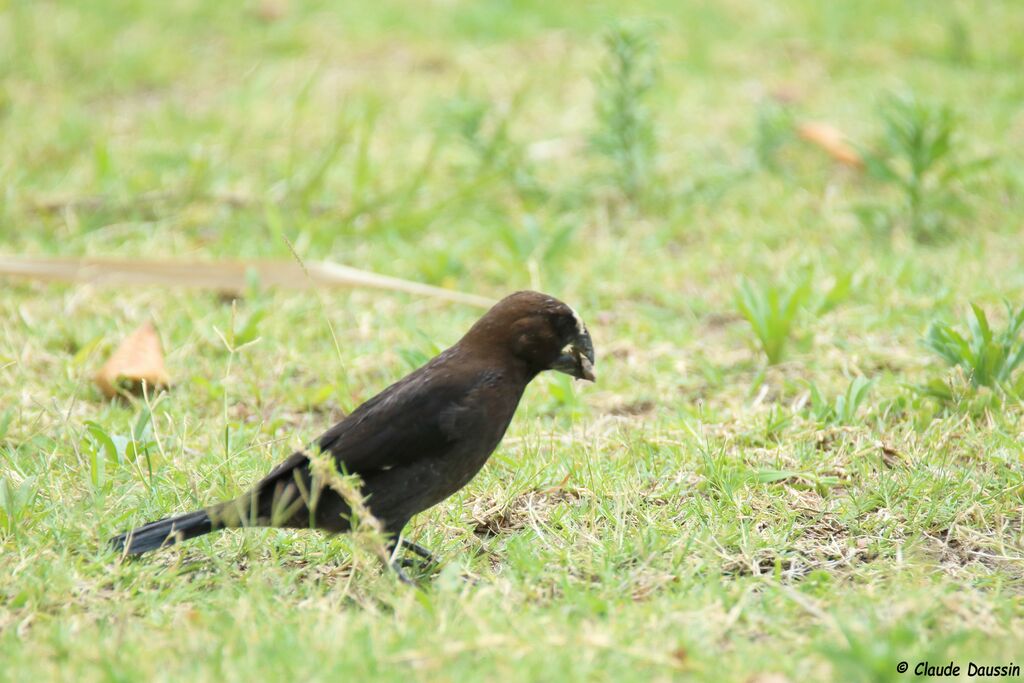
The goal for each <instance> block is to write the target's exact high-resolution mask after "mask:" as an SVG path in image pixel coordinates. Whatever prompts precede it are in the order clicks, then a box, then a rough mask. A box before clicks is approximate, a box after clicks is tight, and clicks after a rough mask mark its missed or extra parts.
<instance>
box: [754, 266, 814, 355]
mask: <svg viewBox="0 0 1024 683" xmlns="http://www.w3.org/2000/svg"><path fill="white" fill-rule="evenodd" d="M810 298H811V278H810V277H803V278H801V279H800V280H798V281H797V282H794V283H791V284H789V285H785V286H779V285H765V286H760V287H759V286H757V285H755V284H754V283H752V282H751V281H749V280H743V281H742V282H740V285H739V288H738V289H737V292H736V305H737V307H738V308H739V311H740V314H741V315H743V317H744V318H746V320H747V322H749V323H750V326H751V328H753V330H754V335H755V336H756V337H757V341H758V343H759V344H760V346H761V350H762V351H764V353H765V355H766V356H767V357H768V363H769V364H772V365H774V364H776V363H778V362H780V361H781V360H782V359H783V357H784V355H785V350H786V345H787V344H788V342H789V340H790V338H791V337H792V336H793V326H794V323H795V322H796V317H797V313H798V312H799V311H800V309H801V307H803V306H804V305H806V304H807V302H808V301H809V300H810Z"/></svg>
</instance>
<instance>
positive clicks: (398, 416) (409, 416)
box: [317, 365, 487, 473]
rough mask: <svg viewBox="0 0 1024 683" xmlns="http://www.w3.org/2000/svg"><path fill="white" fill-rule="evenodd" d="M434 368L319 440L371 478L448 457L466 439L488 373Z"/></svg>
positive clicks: (365, 407) (403, 383)
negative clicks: (469, 414)
mask: <svg viewBox="0 0 1024 683" xmlns="http://www.w3.org/2000/svg"><path fill="white" fill-rule="evenodd" d="M446 370H447V368H445V367H444V366H443V365H442V366H441V367H438V366H437V365H433V366H432V365H428V366H425V367H424V368H421V369H420V370H418V371H416V372H414V373H413V374H411V375H409V376H408V377H406V378H404V379H402V380H400V381H399V382H397V383H395V384H393V385H391V386H390V387H388V388H387V389H385V390H384V391H382V392H381V393H380V394H378V395H377V396H375V397H373V398H372V399H370V400H369V401H367V402H366V403H364V404H363V405H361V406H360V407H359V408H357V409H356V410H355V411H354V412H353V413H352V414H351V415H349V416H348V417H346V418H345V419H343V420H342V421H341V422H339V423H338V424H336V425H334V426H333V427H331V428H330V429H329V430H327V431H326V432H325V433H324V434H323V435H322V436H321V437H320V438H319V439H318V440H317V445H318V446H319V447H320V450H321V452H330V453H331V454H332V455H333V456H334V458H335V460H336V461H337V462H338V464H339V465H340V466H343V467H344V468H345V470H346V471H348V472H350V473H366V472H370V471H373V470H379V469H382V468H388V467H394V466H396V465H402V464H403V463H405V462H408V461H410V460H415V459H419V458H428V457H430V456H432V455H433V454H439V453H442V452H446V451H448V450H449V449H451V448H452V447H453V445H454V444H455V443H456V442H458V441H459V440H460V439H462V438H464V437H465V436H466V434H465V433H464V432H462V431H461V430H460V429H459V426H460V423H461V422H463V420H462V419H461V418H460V416H462V415H463V414H464V413H465V412H466V409H467V408H468V407H469V406H468V405H467V404H468V403H470V402H472V397H473V395H474V394H475V391H476V389H477V388H478V386H479V384H480V383H481V381H486V375H487V373H483V375H481V374H480V373H473V372H468V373H467V372H454V373H453V372H447V371H446Z"/></svg>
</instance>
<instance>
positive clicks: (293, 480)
mask: <svg viewBox="0 0 1024 683" xmlns="http://www.w3.org/2000/svg"><path fill="white" fill-rule="evenodd" d="M593 364H594V347H593V343H592V341H591V339H590V334H589V332H588V331H587V328H586V325H584V324H583V321H582V320H581V319H580V317H579V316H578V315H577V314H576V312H575V311H574V310H573V309H572V308H570V307H569V306H567V305H566V304H564V303H562V302H561V301H559V300H558V299H555V298H553V297H550V296H547V295H546V294H541V293H538V292H516V293H515V294H512V295H510V296H508V297H506V298H505V299H503V300H501V301H500V302H498V303H497V304H495V305H494V307H492V308H491V309H490V310H489V311H488V312H487V313H486V314H485V315H484V316H483V317H482V318H480V320H478V321H477V322H476V324H474V325H473V327H471V328H470V330H469V331H468V332H467V333H466V334H465V336H463V337H462V339H460V340H459V342H458V343H457V344H455V345H454V346H452V347H451V348H449V349H447V350H446V351H444V352H442V353H441V354H440V355H438V356H437V357H435V358H434V359H432V360H430V361H429V362H428V363H427V364H426V365H424V366H423V367H421V368H419V369H418V370H415V371H414V372H412V373H411V374H409V375H407V376H406V377H404V378H403V379H401V380H399V381H398V382H395V383H394V384H392V385H391V386H389V387H388V388H387V389H385V390H384V391H382V392H381V393H379V394H377V395H376V396H374V397H373V398H371V399H370V400H368V401H367V402H366V403H364V404H362V405H361V406H359V407H358V408H356V410H354V411H353V412H352V413H351V414H350V415H348V416H347V417H345V418H344V419H342V420H341V421H340V422H338V423H337V424H336V425H334V426H333V427H331V428H330V429H329V430H327V431H326V432H324V434H323V435H322V436H321V437H320V438H319V439H317V440H316V442H315V443H314V447H315V448H317V449H319V451H320V452H321V453H325V454H330V456H332V457H333V459H334V462H335V464H336V466H337V469H338V471H339V472H347V473H349V474H357V475H359V478H360V480H361V482H362V484H361V493H362V496H363V498H364V500H365V502H366V506H367V507H368V508H369V510H370V512H372V514H373V516H374V517H375V518H377V519H378V520H379V521H380V522H381V525H382V527H383V530H384V531H385V532H386V534H387V535H388V537H389V539H390V543H391V544H392V547H391V550H392V551H393V550H394V548H395V544H397V543H399V539H400V538H401V532H402V529H403V528H404V527H405V525H406V524H407V523H408V522H409V519H410V518H411V517H412V516H413V515H415V514H417V513H419V512H422V511H423V510H426V509H427V508H429V507H431V506H433V505H436V504H437V503H440V502H441V501H442V500H444V499H445V498H447V497H448V496H450V495H452V494H453V493H455V492H456V491H458V490H459V489H461V488H462V487H463V486H465V485H466V484H467V483H468V482H469V481H470V480H471V479H472V478H473V477H474V476H475V475H476V473H477V472H479V471H480V468H481V467H483V466H484V463H486V462H487V459H488V458H489V457H490V455H491V453H492V452H493V451H494V449H495V448H496V447H497V446H498V443H499V442H500V441H501V438H502V436H503V435H504V434H505V430H506V429H507V428H508V425H509V423H510V422H511V421H512V416H513V415H514V414H515V411H516V407H517V406H518V405H519V399H520V397H521V396H522V395H523V391H524V390H525V389H526V385H527V384H529V383H530V381H531V380H532V379H533V378H534V377H536V376H537V375H538V374H539V373H541V372H544V371H545V370H557V371H558V372H563V373H566V374H568V375H571V376H572V377H575V378H578V379H584V380H589V381H593V380H594V366H593ZM311 467H312V464H311V460H310V457H309V456H307V454H306V453H304V452H302V451H299V452H296V453H293V454H292V455H291V456H289V457H288V458H286V459H285V460H284V462H282V463H281V464H280V465H278V466H277V467H275V468H274V469H273V470H272V471H271V472H270V474H268V475H267V476H266V477H265V478H264V479H263V480H261V481H260V482H259V483H257V484H256V486H255V487H254V488H253V489H252V490H251V491H249V492H248V493H246V494H244V495H242V496H241V497H239V498H237V499H236V500H233V501H228V502H225V503H220V504H218V505H214V506H212V507H210V508H207V509H206V510H199V511H197V512H191V513H188V514H184V515H180V516H177V517H169V518H167V519H162V520H160V521H157V522H152V523H150V524H147V525H145V526H142V527H139V528H137V529H134V530H132V531H129V532H127V533H124V534H121V535H119V536H116V537H114V538H112V539H111V544H112V545H113V546H114V547H116V548H117V549H119V550H121V551H122V552H124V553H126V554H130V555H136V554H139V553H144V552H146V551H148V550H154V549H156V548H160V547H162V546H165V545H172V544H174V543H178V542H180V541H183V540H186V539H189V538H194V537H196V536H201V535H203V534H207V533H210V532H211V531H215V530H218V529H224V528H232V527H242V526H276V527H288V528H309V527H313V528H317V529H323V530H326V531H329V532H334V533H339V532H344V531H349V530H350V529H351V523H350V522H351V515H352V510H351V509H350V507H349V504H348V503H347V502H346V501H345V499H344V498H343V497H342V496H341V495H339V494H337V493H335V492H334V491H333V490H332V489H329V488H322V489H321V490H320V491H319V495H313V494H311V491H313V486H314V485H315V482H314V477H313V472H312V471H311ZM401 543H402V545H403V546H404V547H405V548H407V549H409V550H412V551H413V552H415V553H416V554H418V555H421V556H423V557H425V558H427V559H432V558H430V554H429V553H428V552H427V551H426V550H424V549H423V548H420V547H419V546H417V545H415V544H412V543H408V542H406V541H401ZM396 571H398V573H399V576H400V577H402V578H403V579H404V575H403V574H402V573H401V570H400V569H399V568H397V567H396Z"/></svg>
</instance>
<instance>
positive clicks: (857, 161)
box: [796, 121, 864, 169]
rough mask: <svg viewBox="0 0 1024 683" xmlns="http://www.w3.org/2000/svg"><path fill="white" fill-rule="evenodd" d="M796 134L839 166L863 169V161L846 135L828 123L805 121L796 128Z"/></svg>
mask: <svg viewBox="0 0 1024 683" xmlns="http://www.w3.org/2000/svg"><path fill="white" fill-rule="evenodd" d="M796 130H797V133H798V134H799V135H800V137H802V138H803V139H804V140H807V141H808V142H810V143H811V144H813V145H816V146H818V147H819V148H821V149H823V150H824V151H825V152H826V153H828V155H829V156H831V157H832V158H833V159H835V160H836V161H838V162H839V163H841V164H845V165H847V166H850V167H851V168H858V169H859V168H863V167H864V160H863V159H861V158H860V155H859V154H857V150H855V149H854V148H853V147H852V146H851V145H850V143H849V142H847V138H846V135H845V134H844V133H843V131H841V130H839V129H838V128H836V127H835V126H833V125H832V124H830V123H822V122H820V121H805V122H804V123H801V124H800V125H799V126H797V129H796Z"/></svg>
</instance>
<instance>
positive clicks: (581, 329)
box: [566, 304, 587, 335]
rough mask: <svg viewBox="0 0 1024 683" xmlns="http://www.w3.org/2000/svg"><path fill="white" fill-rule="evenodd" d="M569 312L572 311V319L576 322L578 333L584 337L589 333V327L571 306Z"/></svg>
mask: <svg viewBox="0 0 1024 683" xmlns="http://www.w3.org/2000/svg"><path fill="white" fill-rule="evenodd" d="M566 306H569V304H566ZM569 310H570V311H572V317H573V319H574V320H576V332H577V333H578V334H580V335H582V334H583V333H585V332H586V331H587V326H586V325H584V324H583V318H581V317H580V314H579V313H577V312H576V309H575V308H573V307H572V306H569Z"/></svg>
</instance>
